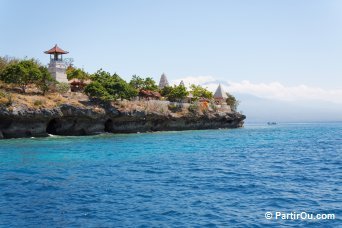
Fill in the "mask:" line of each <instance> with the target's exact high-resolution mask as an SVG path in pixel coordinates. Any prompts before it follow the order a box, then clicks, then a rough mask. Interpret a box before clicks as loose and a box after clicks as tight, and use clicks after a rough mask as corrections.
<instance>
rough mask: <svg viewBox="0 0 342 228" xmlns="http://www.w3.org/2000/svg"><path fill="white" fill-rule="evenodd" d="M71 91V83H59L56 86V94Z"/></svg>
mask: <svg viewBox="0 0 342 228" xmlns="http://www.w3.org/2000/svg"><path fill="white" fill-rule="evenodd" d="M69 90H70V85H69V83H66V82H59V83H57V84H56V92H58V93H60V94H63V93H66V92H68V91H69Z"/></svg>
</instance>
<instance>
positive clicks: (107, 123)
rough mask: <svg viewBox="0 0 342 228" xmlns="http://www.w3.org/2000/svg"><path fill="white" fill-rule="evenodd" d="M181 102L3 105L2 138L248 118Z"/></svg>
mask: <svg viewBox="0 0 342 228" xmlns="http://www.w3.org/2000/svg"><path fill="white" fill-rule="evenodd" d="M133 104H134V106H133ZM139 105H140V106H139ZM172 105H174V104H172ZM177 105H178V110H173V109H171V108H169V107H170V102H166V101H139V103H137V102H130V101H125V102H119V103H99V102H96V101H88V102H84V105H82V106H79V105H75V104H61V105H58V106H56V107H52V108H51V107H50V108H32V107H31V108H29V107H27V106H25V105H18V106H14V107H13V108H12V109H9V108H7V107H4V106H1V107H0V139H8V138H25V137H47V136H48V135H49V134H52V135H63V136H82V135H94V134H101V133H105V132H108V133H137V132H154V131H182V130H202V129H219V128H239V127H242V126H243V124H244V119H245V118H246V117H245V116H244V115H242V114H240V113H237V112H233V111H231V110H230V109H229V108H228V109H227V108H221V109H218V110H211V109H208V110H206V111H205V112H200V111H195V112H190V111H185V110H188V108H189V105H190V104H186V103H178V104H177ZM128 106H130V107H129V108H128ZM146 107H148V108H146ZM170 109H171V110H170Z"/></svg>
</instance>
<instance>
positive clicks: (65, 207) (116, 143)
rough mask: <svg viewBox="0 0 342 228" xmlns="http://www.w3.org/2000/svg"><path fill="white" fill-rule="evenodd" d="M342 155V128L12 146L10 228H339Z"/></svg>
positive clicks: (4, 207)
mask: <svg viewBox="0 0 342 228" xmlns="http://www.w3.org/2000/svg"><path fill="white" fill-rule="evenodd" d="M341 154H342V124H341V123H320V124H279V125H275V126H265V125H247V126H246V127H244V128H242V129H230V130H229V129H227V130H206V131H183V132H157V133H145V134H127V135H123V134H118V135H112V134H103V135H97V136H87V137H59V136H54V137H48V138H35V139H11V140H2V141H0V178H1V181H0V189H1V191H0V227H49V226H50V227H165V226H171V227H184V226H188V227H189V226H190V227H193V226H197V227H200V226H208V227H234V226H240V227H241V226H242V227H243V226H253V227H273V226H287V227H298V226H307V225H308V226H317V227H338V226H340V225H341V215H342V213H341V211H342V197H341V196H342V192H341V180H342V166H341ZM266 212H272V213H273V214H274V213H275V212H283V213H291V212H297V213H300V212H307V213H314V214H317V213H321V214H323V213H329V214H332V213H333V214H335V216H336V218H335V219H334V220H281V219H274V218H272V219H270V220H267V219H266V218H265V213H266Z"/></svg>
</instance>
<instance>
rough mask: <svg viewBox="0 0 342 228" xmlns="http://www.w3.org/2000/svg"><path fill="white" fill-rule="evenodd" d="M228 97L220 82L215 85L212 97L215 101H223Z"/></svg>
mask: <svg viewBox="0 0 342 228" xmlns="http://www.w3.org/2000/svg"><path fill="white" fill-rule="evenodd" d="M227 98H228V96H227V94H226V93H225V92H224V91H223V89H222V86H221V84H219V86H218V87H217V89H216V91H215V93H214V99H215V101H216V102H217V103H224V102H225V100H226V99H227Z"/></svg>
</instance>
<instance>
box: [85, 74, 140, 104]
mask: <svg viewBox="0 0 342 228" xmlns="http://www.w3.org/2000/svg"><path fill="white" fill-rule="evenodd" d="M91 79H92V80H93V82H94V83H95V82H96V83H95V84H94V83H90V85H88V86H87V87H86V93H88V94H90V95H91V96H92V97H98V98H101V99H102V98H106V99H107V100H108V99H117V98H120V99H130V98H132V97H135V96H137V94H138V92H137V91H136V89H134V87H133V86H131V85H130V84H128V83H127V82H126V81H125V80H123V79H122V78H121V77H120V76H119V75H118V74H113V75H111V74H110V73H109V72H106V71H103V70H102V69H100V70H98V71H97V72H96V73H94V74H93V75H91Z"/></svg>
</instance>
